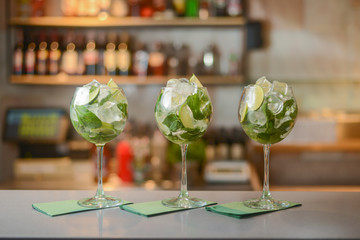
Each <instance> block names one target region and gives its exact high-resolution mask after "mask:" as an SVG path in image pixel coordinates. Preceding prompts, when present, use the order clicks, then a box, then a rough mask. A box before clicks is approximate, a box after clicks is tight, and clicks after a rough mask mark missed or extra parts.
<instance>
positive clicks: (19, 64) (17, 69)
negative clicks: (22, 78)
mask: <svg viewBox="0 0 360 240" xmlns="http://www.w3.org/2000/svg"><path fill="white" fill-rule="evenodd" d="M23 34H24V33H23V31H22V30H18V31H17V32H16V44H15V48H14V52H13V74H15V75H21V74H23V63H24V35H23Z"/></svg>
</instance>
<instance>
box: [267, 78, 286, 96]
mask: <svg viewBox="0 0 360 240" xmlns="http://www.w3.org/2000/svg"><path fill="white" fill-rule="evenodd" d="M271 90H272V91H273V92H278V93H281V94H282V95H286V94H287V92H288V85H287V84H286V83H284V82H278V81H274V82H273V84H272V89H271Z"/></svg>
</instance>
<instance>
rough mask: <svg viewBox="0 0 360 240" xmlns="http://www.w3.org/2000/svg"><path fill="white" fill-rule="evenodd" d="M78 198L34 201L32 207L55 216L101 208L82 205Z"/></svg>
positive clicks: (125, 202)
mask: <svg viewBox="0 0 360 240" xmlns="http://www.w3.org/2000/svg"><path fill="white" fill-rule="evenodd" d="M77 201H78V200H65V201H56V202H45V203H34V204H33V205H32V207H33V208H34V209H35V210H37V211H39V212H41V213H44V214H46V215H48V216H51V217H55V216H58V215H64V214H68V213H76V212H83V211H91V210H96V209H99V208H87V207H82V206H80V205H79V204H78V203H77ZM130 203H131V202H127V201H124V203H123V204H130Z"/></svg>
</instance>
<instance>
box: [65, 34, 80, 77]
mask: <svg viewBox="0 0 360 240" xmlns="http://www.w3.org/2000/svg"><path fill="white" fill-rule="evenodd" d="M65 39H66V40H65V50H64V51H63V56H62V59H61V70H62V71H63V72H64V73H67V74H69V75H76V74H77V72H78V61H79V54H78V52H77V51H76V50H77V49H76V45H75V43H74V40H73V36H72V33H71V32H69V33H67V35H66V38H65Z"/></svg>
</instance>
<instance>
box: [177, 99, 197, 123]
mask: <svg viewBox="0 0 360 240" xmlns="http://www.w3.org/2000/svg"><path fill="white" fill-rule="evenodd" d="M179 118H180V121H181V122H182V124H183V125H184V127H186V128H195V120H194V118H193V113H192V111H191V109H190V108H189V106H188V105H187V104H184V105H182V106H181V108H180V111H179Z"/></svg>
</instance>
